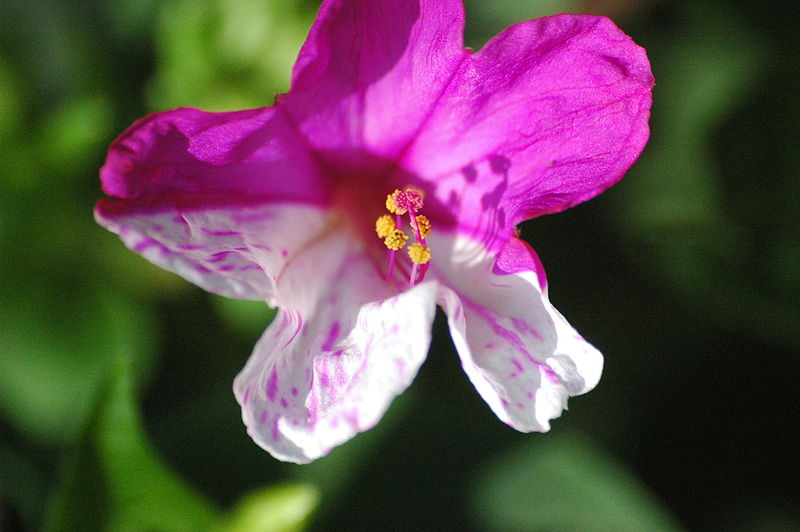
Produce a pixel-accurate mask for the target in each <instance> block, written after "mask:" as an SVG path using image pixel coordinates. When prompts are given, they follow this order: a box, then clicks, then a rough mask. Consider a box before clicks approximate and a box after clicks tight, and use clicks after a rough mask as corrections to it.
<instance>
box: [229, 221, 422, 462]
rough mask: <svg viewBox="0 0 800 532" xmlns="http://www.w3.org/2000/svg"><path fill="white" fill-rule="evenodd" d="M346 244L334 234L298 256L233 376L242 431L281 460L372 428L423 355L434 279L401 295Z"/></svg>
mask: <svg viewBox="0 0 800 532" xmlns="http://www.w3.org/2000/svg"><path fill="white" fill-rule="evenodd" d="M352 251H353V243H352V241H349V240H347V239H346V237H345V236H341V235H338V234H334V235H332V236H330V237H329V238H325V239H322V240H319V241H317V242H316V243H314V244H311V245H309V246H307V247H306V248H305V249H304V251H303V252H302V253H300V254H298V255H297V256H296V258H295V259H294V260H293V261H292V263H291V264H290V265H289V267H287V269H286V270H285V272H284V273H283V274H282V275H281V277H280V278H279V280H278V287H277V288H278V291H279V292H280V293H281V294H286V295H287V297H286V298H283V299H282V307H281V309H280V311H279V313H278V315H277V316H276V318H275V320H274V321H273V323H272V324H271V325H270V326H269V328H268V329H267V331H266V332H265V333H264V335H263V336H262V338H261V340H260V341H259V342H258V345H256V348H255V351H254V352H253V354H252V355H251V357H250V359H249V360H248V362H247V364H246V366H245V368H244V369H243V370H242V372H241V373H240V374H239V375H238V376H237V378H236V380H235V382H234V392H235V394H236V398H237V400H238V401H239V403H240V404H241V406H242V418H243V419H244V422H245V424H246V425H247V430H248V433H249V434H250V436H251V437H252V438H253V440H255V442H256V443H258V444H259V445H260V446H261V447H263V448H264V449H266V450H267V451H269V452H270V453H271V454H272V455H273V456H275V457H276V458H279V459H281V460H287V461H292V462H297V463H305V462H310V461H312V460H314V459H316V458H318V457H320V456H323V455H325V454H327V453H328V452H329V451H330V450H331V449H332V448H333V447H334V446H336V445H339V444H340V443H343V442H345V441H347V440H348V439H350V438H352V437H353V436H354V435H355V434H357V433H359V432H363V431H365V430H367V429H369V428H371V427H373V426H374V425H375V424H376V423H377V422H378V421H379V420H380V418H381V416H382V415H383V414H384V412H385V411H386V409H387V408H388V407H389V404H390V403H391V401H392V399H394V397H396V396H397V395H399V394H400V393H402V392H403V391H404V390H405V389H406V388H407V387H408V386H409V385H410V384H411V381H412V380H413V379H414V377H415V376H416V374H417V371H418V369H419V367H420V365H421V364H422V362H423V361H424V359H425V356H426V354H427V351H428V346H429V344H430V337H431V324H432V322H433V316H434V312H435V300H436V286H437V285H436V283H433V282H430V283H429V282H425V283H422V284H420V285H417V286H416V287H414V288H413V289H411V290H409V291H406V292H403V293H401V294H399V295H397V293H396V292H395V291H394V289H392V288H391V286H390V285H388V284H387V283H385V282H384V281H383V280H382V279H381V277H380V275H376V272H375V266H374V265H373V264H372V263H371V262H369V261H368V260H367V259H366V258H365V257H364V255H358V254H357V255H354V256H353V255H351V252H352ZM356 251H358V250H356Z"/></svg>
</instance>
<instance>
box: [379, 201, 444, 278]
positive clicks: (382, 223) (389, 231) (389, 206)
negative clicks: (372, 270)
mask: <svg viewBox="0 0 800 532" xmlns="http://www.w3.org/2000/svg"><path fill="white" fill-rule="evenodd" d="M423 203H424V195H423V193H422V191H421V190H418V189H415V188H412V187H406V188H404V189H403V190H400V189H395V191H394V192H392V193H391V194H389V195H387V196H386V210H387V211H389V212H390V213H391V214H393V215H394V219H393V217H392V216H391V215H390V214H384V215H382V216H380V217H379V218H378V219H377V220H376V221H375V233H377V235H378V237H379V238H383V243H384V244H385V245H386V247H387V248H389V269H388V271H387V273H386V280H387V281H391V279H392V274H393V272H394V263H395V259H396V257H395V255H396V252H397V250H399V249H402V248H403V247H404V246H405V245H406V241H407V240H408V235H406V234H405V233H404V232H403V231H402V229H401V224H402V216H403V215H405V214H408V223H409V225H410V226H411V229H412V231H413V232H414V237H415V238H416V240H417V241H416V242H415V243H413V244H411V245H410V246H409V247H408V256H409V258H410V259H411V263H412V264H411V275H410V278H409V280H408V285H409V286H414V284H415V283H418V282H420V281H422V279H423V278H424V277H425V272H427V271H428V267H429V266H430V265H429V264H428V263H429V262H430V260H431V250H430V248H428V245H427V243H426V242H425V238H426V237H427V236H428V235H430V233H431V222H430V220H428V218H427V217H426V216H424V215H422V214H417V211H419V210H420V209H422V205H423ZM417 275H419V278H417Z"/></svg>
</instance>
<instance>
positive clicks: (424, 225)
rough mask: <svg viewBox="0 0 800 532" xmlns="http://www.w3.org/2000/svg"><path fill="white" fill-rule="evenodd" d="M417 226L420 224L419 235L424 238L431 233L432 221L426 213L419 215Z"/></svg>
mask: <svg viewBox="0 0 800 532" xmlns="http://www.w3.org/2000/svg"><path fill="white" fill-rule="evenodd" d="M417 226H419V235H420V236H421V237H422V238H427V237H428V235H429V234H431V222H430V220H428V218H427V217H426V216H425V215H423V214H418V215H417Z"/></svg>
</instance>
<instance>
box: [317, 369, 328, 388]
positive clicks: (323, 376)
mask: <svg viewBox="0 0 800 532" xmlns="http://www.w3.org/2000/svg"><path fill="white" fill-rule="evenodd" d="M319 385H320V386H322V387H323V388H330V386H331V378H330V376H329V375H328V372H327V371H323V372H321V373H320V375H319Z"/></svg>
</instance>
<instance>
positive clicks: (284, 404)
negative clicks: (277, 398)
mask: <svg viewBox="0 0 800 532" xmlns="http://www.w3.org/2000/svg"><path fill="white" fill-rule="evenodd" d="M287 406H289V401H287V400H286V399H284V398H283V397H281V407H283V408H286V407H287Z"/></svg>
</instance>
